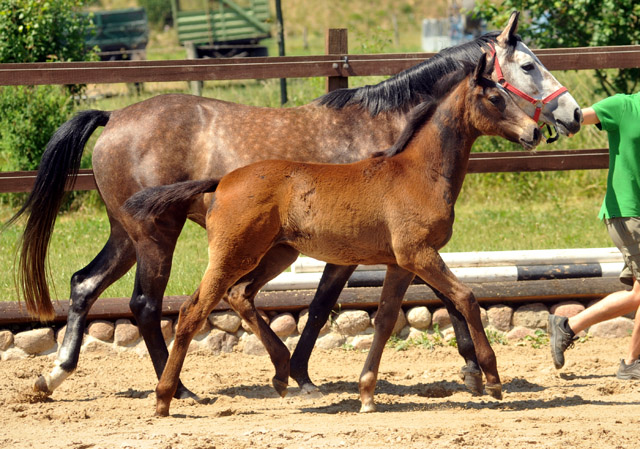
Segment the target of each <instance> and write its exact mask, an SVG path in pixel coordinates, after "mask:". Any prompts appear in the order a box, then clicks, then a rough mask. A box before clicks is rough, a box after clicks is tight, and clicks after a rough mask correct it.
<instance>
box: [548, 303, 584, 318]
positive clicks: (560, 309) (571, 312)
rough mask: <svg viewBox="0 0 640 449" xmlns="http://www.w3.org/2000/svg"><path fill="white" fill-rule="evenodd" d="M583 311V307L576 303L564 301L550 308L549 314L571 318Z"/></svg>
mask: <svg viewBox="0 0 640 449" xmlns="http://www.w3.org/2000/svg"><path fill="white" fill-rule="evenodd" d="M583 310H584V306H583V305H582V304H580V303H579V302H577V301H565V302H560V303H558V304H554V305H552V306H551V308H550V310H549V312H550V313H552V314H553V315H558V316H566V317H569V318H570V317H572V316H576V315H577V314H579V313H580V312H582V311H583Z"/></svg>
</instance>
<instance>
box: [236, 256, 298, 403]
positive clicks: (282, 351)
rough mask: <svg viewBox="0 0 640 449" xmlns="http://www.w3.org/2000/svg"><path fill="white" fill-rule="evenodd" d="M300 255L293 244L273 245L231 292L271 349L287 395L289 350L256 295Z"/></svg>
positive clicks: (278, 386)
mask: <svg viewBox="0 0 640 449" xmlns="http://www.w3.org/2000/svg"><path fill="white" fill-rule="evenodd" d="M297 257H298V251H296V250H295V249H293V248H291V247H289V246H283V245H279V246H275V247H273V248H271V249H270V250H269V252H268V253H267V254H265V256H264V257H263V258H262V259H261V260H260V263H259V264H258V266H257V267H256V268H255V269H254V270H253V271H251V272H250V273H248V274H246V275H245V276H243V277H242V278H241V279H240V280H239V281H238V282H236V283H235V285H234V286H233V287H231V289H229V293H228V295H227V300H228V301H229V304H230V305H231V307H232V308H233V309H234V310H235V311H236V312H237V313H238V314H239V315H240V316H241V317H242V319H244V320H245V322H246V323H247V324H248V325H249V327H250V328H251V331H252V332H253V333H254V334H255V335H256V336H257V337H258V338H259V339H260V341H261V342H262V344H263V345H264V347H265V349H266V350H267V352H268V353H269V357H270V358H271V362H272V363H273V366H274V368H275V370H276V373H275V376H274V377H273V379H272V383H273V387H274V388H275V390H276V391H277V392H278V394H280V396H283V397H284V396H285V395H286V394H287V385H288V380H289V370H290V365H289V355H290V354H289V350H288V349H287V347H286V346H285V345H284V343H282V340H280V338H279V337H278V336H277V335H276V334H275V333H274V332H273V330H271V328H270V327H269V325H268V324H267V323H266V322H265V321H264V320H263V319H262V317H261V316H260V314H258V311H257V310H256V308H255V304H254V302H253V299H254V298H255V296H256V295H257V294H258V291H259V290H260V289H261V288H262V287H263V286H264V285H265V284H266V283H267V282H268V281H270V280H271V279H273V278H274V277H276V276H277V275H278V274H280V273H282V272H283V271H284V270H285V269H286V268H287V267H288V266H289V265H291V264H292V263H293V262H295V260H296V258H297Z"/></svg>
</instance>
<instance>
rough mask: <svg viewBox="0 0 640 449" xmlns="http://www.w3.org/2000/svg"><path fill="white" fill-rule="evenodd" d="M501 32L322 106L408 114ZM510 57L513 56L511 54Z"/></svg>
mask: <svg viewBox="0 0 640 449" xmlns="http://www.w3.org/2000/svg"><path fill="white" fill-rule="evenodd" d="M499 35H500V32H499V31H492V32H489V33H486V34H484V35H482V36H480V37H478V38H476V39H474V40H473V41H470V42H465V43H464V44H460V45H456V46H454V47H449V48H445V49H444V50H442V51H441V52H439V53H437V54H436V55H434V56H433V57H432V58H429V59H427V60H426V61H424V62H422V63H420V64H418V65H416V66H414V67H411V68H409V69H407V70H404V71H402V72H400V73H398V74H397V75H395V76H394V77H392V78H389V79H387V80H385V81H383V82H381V83H378V84H374V85H368V86H363V87H356V88H351V89H338V90H335V91H333V92H329V93H328V94H326V95H323V96H322V97H320V98H318V101H319V103H320V104H321V105H324V106H328V107H330V108H334V109H342V108H344V107H345V106H349V105H360V106H361V107H362V108H364V109H366V110H368V111H369V113H370V114H371V116H376V115H378V114H379V113H381V112H384V111H394V110H401V111H404V112H406V111H408V110H410V109H411V108H412V107H414V106H416V105H417V104H419V103H422V102H424V101H425V99H426V98H427V97H429V96H430V95H431V94H432V93H433V86H434V85H435V84H436V82H437V81H438V80H439V79H440V78H442V77H443V76H445V75H447V74H449V73H451V72H454V71H456V70H458V69H459V68H460V67H461V65H462V62H464V61H467V62H471V63H473V64H476V63H477V62H478V60H479V59H480V56H481V55H482V53H483V52H485V51H488V50H489V45H488V44H489V43H495V42H496V38H497V37H498V36H499ZM519 40H521V39H520V37H519V36H517V35H514V41H513V42H509V46H508V52H510V53H512V52H513V51H514V49H515V45H516V43H517V41H519ZM508 56H510V54H508Z"/></svg>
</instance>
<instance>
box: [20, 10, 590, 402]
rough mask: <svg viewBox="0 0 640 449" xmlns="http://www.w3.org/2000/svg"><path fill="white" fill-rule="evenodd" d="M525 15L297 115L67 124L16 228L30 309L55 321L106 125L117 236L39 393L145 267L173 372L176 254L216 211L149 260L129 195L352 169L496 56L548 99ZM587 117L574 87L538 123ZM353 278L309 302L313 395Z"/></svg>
mask: <svg viewBox="0 0 640 449" xmlns="http://www.w3.org/2000/svg"><path fill="white" fill-rule="evenodd" d="M517 18H518V15H517V13H515V12H514V14H512V16H511V19H510V20H509V23H508V25H507V26H506V27H505V28H504V30H503V31H502V32H491V33H487V34H486V35H483V36H481V37H479V38H477V39H475V40H473V41H470V42H466V43H464V44H461V45H457V46H454V47H450V48H448V49H445V50H443V51H441V52H440V53H438V54H437V55H435V56H434V57H432V58H429V59H428V60H426V61H424V62H422V63H420V64H418V65H417V66H415V67H412V68H410V69H407V70H405V71H404V72H401V73H399V74H397V75H396V76H394V77H392V78H389V79H387V80H384V81H383V82H381V83H378V84H376V85H372V86H362V87H358V88H351V89H340V90H337V91H334V92H332V93H330V94H328V95H324V96H322V97H320V98H318V99H317V100H315V101H313V102H311V103H309V104H306V105H302V106H298V107H291V108H261V107H254V106H247V105H242V104H234V103H228V102H224V101H220V100H216V99H210V98H204V97H195V96H191V95H174V94H167V95H158V96H156V97H153V98H150V99H147V100H144V101H141V102H139V103H135V104H133V105H130V106H127V107H125V108H122V109H119V110H114V111H99V110H98V111H83V112H81V113H79V114H78V115H77V116H75V117H74V118H72V119H71V120H69V121H68V122H67V123H65V124H63V125H62V126H61V127H60V128H59V129H58V130H57V131H56V133H55V134H54V135H53V136H52V138H51V140H50V142H49V144H48V145H47V149H46V150H45V153H44V154H43V156H42V160H41V161H40V167H39V171H38V176H37V178H36V181H35V185H34V189H33V191H32V192H31V194H30V195H29V198H28V199H27V200H26V202H25V204H24V206H23V207H22V208H21V209H20V210H19V211H18V212H17V213H16V215H15V216H14V217H13V219H12V220H11V221H15V220H16V219H17V218H18V217H20V216H24V217H26V218H27V221H26V226H25V229H24V233H23V235H22V241H21V244H20V256H19V263H18V272H17V277H18V279H19V280H20V281H19V285H20V289H21V290H22V291H23V296H24V301H25V303H26V307H27V310H28V311H29V312H30V313H32V314H34V315H36V316H38V317H39V318H41V319H51V318H53V316H54V315H55V309H54V307H53V304H52V302H51V297H50V293H49V287H48V281H47V276H48V275H49V273H50V271H53V269H55V267H52V270H48V269H47V265H46V260H47V252H48V247H49V242H50V240H51V237H52V235H53V231H54V224H55V220H56V216H57V213H58V210H59V209H60V205H61V203H62V199H63V195H64V192H65V189H66V186H68V175H70V174H71V175H74V174H76V173H77V171H78V169H79V166H80V160H81V158H82V154H83V151H84V147H85V144H86V143H87V141H88V140H89V137H90V136H91V135H92V133H94V131H95V130H96V129H97V128H98V127H101V126H104V130H103V132H102V134H101V135H100V137H99V138H98V139H97V141H96V144H95V147H94V149H93V155H92V165H93V172H94V175H95V180H96V185H97V187H98V192H99V193H100V196H101V198H102V199H103V201H104V203H105V207H106V212H107V215H108V217H109V224H110V227H111V231H110V235H109V238H108V240H107V241H106V243H105V245H104V247H103V249H102V250H101V251H100V252H99V253H98V254H97V255H96V256H95V258H94V259H93V260H92V261H91V262H90V263H89V264H88V265H87V266H86V267H84V268H82V269H80V270H79V271H77V272H76V273H74V275H73V276H72V278H71V284H70V293H71V297H70V300H69V309H68V315H67V327H66V329H67V330H66V333H65V335H64V340H63V342H62V344H61V345H60V348H59V350H58V353H57V355H56V358H55V361H54V363H53V367H52V368H51V369H48V370H47V371H46V372H44V373H42V375H41V376H39V377H38V378H37V379H36V381H35V383H34V388H35V390H36V391H37V392H38V393H39V397H43V398H44V397H46V396H49V395H51V394H53V392H54V391H55V390H56V389H57V388H58V387H59V386H60V385H61V384H62V383H63V382H64V381H65V379H67V378H68V377H69V376H70V375H71V374H72V373H73V372H74V370H75V369H76V368H77V366H78V362H79V357H80V349H81V346H82V341H83V335H84V333H85V330H86V325H87V319H88V314H89V311H90V310H91V307H92V306H93V304H94V303H95V302H96V301H97V300H98V298H99V296H100V295H101V294H102V292H103V291H104V290H105V289H106V288H107V287H108V286H109V285H111V284H112V283H113V282H115V281H116V280H117V279H119V278H120V277H121V276H123V275H124V274H125V273H126V272H127V271H129V269H130V268H131V267H132V266H133V265H134V264H135V263H136V261H137V262H138V265H137V267H136V275H135V283H134V288H133V293H132V296H131V301H130V303H129V305H130V308H131V311H132V313H133V315H134V318H135V321H136V324H137V325H138V327H139V329H140V333H141V334H142V337H143V338H144V341H145V344H146V346H147V349H148V350H149V356H150V359H151V361H152V363H153V367H154V370H155V373H156V374H157V376H158V378H159V377H160V375H161V373H162V370H163V369H164V365H165V363H166V360H167V357H168V355H169V353H168V351H167V346H166V344H165V341H164V337H163V335H162V331H161V329H160V317H161V311H162V301H163V295H164V293H165V287H166V285H167V282H168V280H169V275H170V272H171V264H172V257H173V251H174V249H175V245H176V241H177V239H178V236H179V235H180V232H181V230H182V227H183V226H184V223H185V222H186V220H187V219H189V220H193V221H194V222H196V223H198V224H199V225H201V226H205V216H206V212H207V207H208V204H205V203H204V202H203V201H199V202H198V201H194V202H193V203H192V205H191V206H192V207H191V208H189V209H185V210H183V211H182V213H181V214H174V215H172V216H171V217H170V218H171V220H169V217H166V218H165V220H164V222H163V225H162V228H155V229H154V234H153V238H154V239H155V243H156V247H155V248H153V249H152V250H151V249H150V250H148V251H147V252H146V255H147V256H148V257H147V258H145V259H142V260H141V259H140V257H141V256H140V254H137V255H136V250H135V247H134V243H133V237H132V236H131V235H129V230H128V228H127V226H126V223H125V221H124V220H125V218H126V217H123V216H122V213H121V206H122V205H123V203H124V202H125V201H126V200H127V199H128V198H129V197H130V196H131V195H133V194H135V193H136V192H138V191H140V190H142V189H144V188H149V187H155V186H161V185H170V184H174V183H177V182H180V181H187V180H196V179H208V178H222V176H224V175H225V174H227V173H229V172H231V171H232V170H234V169H236V168H238V167H241V166H243V165H247V164H249V163H251V162H256V161H258V160H265V159H289V160H296V161H303V162H326V163H346V162H353V161H357V160H361V159H364V158H367V157H368V156H369V155H370V152H371V151H372V150H377V149H381V148H388V147H389V146H391V145H392V144H393V143H394V142H395V141H396V139H397V138H398V136H399V135H400V133H401V132H402V129H403V128H404V126H405V125H406V124H407V120H408V112H409V110H411V109H412V108H414V107H415V106H416V105H417V104H418V103H420V102H421V101H422V100H423V99H424V98H426V97H427V96H429V95H431V94H432V86H433V85H434V84H435V82H436V81H437V80H438V79H440V78H441V77H442V76H444V75H446V74H447V73H451V72H452V71H454V70H456V69H457V68H459V65H460V63H462V62H464V61H470V62H472V63H473V64H476V63H477V62H478V59H479V58H480V56H481V55H482V54H483V52H490V51H492V50H491V49H492V48H493V49H495V51H496V58H497V61H499V62H500V66H501V67H502V72H503V75H504V77H505V78H506V80H508V81H509V84H512V85H513V86H515V87H517V88H518V89H519V90H520V91H522V92H526V93H527V94H528V95H530V96H533V97H535V98H540V99H542V98H548V97H549V95H551V94H552V93H553V92H557V91H558V89H559V88H560V87H561V85H560V83H558V81H557V80H556V79H555V78H554V77H553V75H552V74H551V73H550V72H549V71H548V70H547V69H546V68H545V67H544V65H542V63H541V62H540V61H539V60H538V58H536V56H535V54H534V53H533V52H532V51H531V50H530V49H529V48H527V46H526V45H525V44H524V43H523V42H522V41H521V40H520V39H519V38H518V37H517V35H516V30H517V26H518V20H517ZM381 64H383V63H382V62H381ZM514 98H515V101H516V102H519V104H520V107H521V108H522V109H523V110H525V111H527V112H528V113H529V114H530V115H534V114H535V112H534V110H535V108H536V106H535V105H533V104H531V103H530V102H529V101H527V100H524V99H522V98H520V97H514ZM580 118H581V117H580V108H579V106H578V104H577V103H576V101H575V99H573V97H572V96H571V95H570V94H569V93H568V92H564V93H563V94H562V95H560V96H558V97H556V98H555V99H554V100H553V101H550V102H548V103H547V104H545V105H544V107H543V108H542V112H541V115H540V120H541V121H543V122H545V123H547V124H549V125H552V126H554V127H557V129H558V131H559V132H560V133H561V134H565V135H567V134H571V133H576V132H577V131H578V130H579V129H580ZM354 269H355V266H344V265H334V264H328V265H327V267H326V269H325V272H324V275H323V277H322V280H321V285H320V286H319V288H318V291H317V296H316V297H315V298H314V299H313V301H312V303H311V305H310V311H311V313H310V317H309V321H308V322H307V326H306V327H305V330H304V331H303V333H302V335H301V337H300V342H299V344H298V346H297V347H296V350H295V353H294V354H293V356H292V358H291V376H292V377H293V378H294V379H295V380H296V381H297V382H298V384H299V385H300V386H301V387H302V388H303V389H305V390H309V389H313V388H315V386H314V385H313V383H312V382H311V379H310V378H309V375H308V369H307V365H308V360H309V356H310V354H311V350H312V348H313V346H314V343H315V340H316V338H317V336H318V332H319V330H320V328H321V327H322V325H323V324H324V322H325V321H326V319H327V318H328V316H329V313H330V311H331V308H332V307H333V305H334V304H335V302H336V301H337V299H338V295H339V293H340V291H341V290H342V288H343V286H344V285H345V283H346V282H347V279H348V278H349V276H350V274H351V272H353V270H354ZM255 274H256V275H259V274H260V272H259V271H258V272H256V273H255ZM266 274H267V275H269V274H270V271H267V272H266ZM256 283H259V280H256ZM436 294H438V295H439V296H440V297H441V298H442V300H443V301H444V304H445V306H446V307H447V309H448V310H449V314H450V316H451V318H452V323H453V327H454V329H455V331H456V339H457V342H458V351H459V352H460V354H461V355H462V356H463V358H464V359H465V365H464V368H463V370H462V372H463V374H464V379H465V384H467V386H469V388H470V389H471V390H472V391H476V390H477V387H476V382H475V380H479V381H481V373H480V370H479V368H478V365H477V363H476V356H475V349H474V348H473V344H472V341H471V338H470V336H469V331H468V329H467V325H466V323H464V321H463V320H462V317H461V316H460V315H459V314H458V313H457V311H456V310H455V308H454V307H453V305H452V303H451V301H449V300H448V298H446V297H444V296H443V295H440V293H439V292H437V291H436ZM480 387H481V385H480ZM176 397H178V398H187V397H194V398H196V396H195V395H194V394H193V393H192V392H191V391H189V390H188V389H187V388H186V387H185V386H184V385H179V386H178V389H177V391H176Z"/></svg>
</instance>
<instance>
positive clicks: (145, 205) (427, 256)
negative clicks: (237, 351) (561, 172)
mask: <svg viewBox="0 0 640 449" xmlns="http://www.w3.org/2000/svg"><path fill="white" fill-rule="evenodd" d="M486 59H487V58H486V56H482V57H481V58H480V62H479V63H478V65H477V66H470V67H468V68H466V69H463V70H460V71H458V72H455V74H454V75H453V76H450V77H449V78H448V80H447V81H446V82H443V83H441V85H440V86H439V88H441V89H442V92H447V91H450V93H449V94H447V95H445V96H443V97H440V98H434V99H432V100H430V101H427V102H424V103H422V104H420V105H419V106H418V107H416V109H415V110H414V112H413V113H412V116H411V119H410V121H409V124H408V126H407V127H406V128H405V129H404V131H403V132H402V134H401V136H400V138H399V140H398V141H397V142H396V143H395V144H394V145H393V146H392V147H391V148H390V149H388V150H387V151H385V152H383V153H379V154H377V155H376V156H375V157H373V158H370V159H366V160H364V161H360V162H356V163H352V164H343V165H331V164H310V163H295V162H288V161H279V160H272V161H263V162H258V163H254V164H251V165H248V166H245V167H243V168H240V169H238V170H235V171H233V172H231V173H230V174H228V175H226V176H225V177H223V178H222V179H221V180H205V181H186V182H183V183H178V184H174V185H172V186H162V187H156V188H150V189H146V190H143V191H141V192H139V193H137V194H136V195H134V196H132V197H131V198H130V199H129V200H128V201H127V202H126V203H125V205H124V207H123V210H124V212H125V214H126V215H127V219H126V220H127V222H128V224H129V226H128V227H129V229H131V230H132V235H134V241H135V244H136V249H137V252H138V254H139V255H142V254H144V252H145V249H146V247H147V243H148V241H149V239H152V238H153V235H154V229H155V228H162V226H163V221H164V220H165V219H166V217H169V216H171V215H172V214H174V213H180V212H183V211H184V209H185V208H187V209H188V208H189V207H191V204H192V203H193V202H194V201H202V195H201V194H202V193H206V192H214V191H215V193H213V194H208V195H205V196H204V201H206V202H207V203H209V204H210V206H209V210H208V213H207V219H206V220H207V222H206V228H207V235H208V240H209V264H208V266H207V269H206V271H205V274H204V276H203V279H202V281H201V283H200V286H199V288H198V290H197V291H196V293H194V295H193V296H192V298H191V299H190V300H189V301H187V302H186V303H185V304H184V305H183V306H182V308H181V309H180V316H179V319H178V325H177V329H176V336H175V341H174V345H173V348H172V350H171V353H170V355H169V359H168V361H167V364H166V367H165V369H164V372H163V373H162V376H161V378H160V381H159V383H158V386H157V388H156V395H157V405H156V414H157V415H161V416H166V415H168V414H169V404H170V402H171V398H172V397H173V395H174V393H175V391H176V389H177V388H178V383H179V374H180V371H181V369H182V364H183V362H184V358H185V356H186V353H187V348H188V347H189V343H190V342H191V339H192V338H193V336H194V335H195V333H196V331H197V330H198V329H199V328H200V327H201V325H202V324H203V322H204V321H205V320H206V319H207V316H208V315H209V313H210V312H211V311H212V309H213V308H214V307H215V305H216V304H217V303H218V302H219V301H220V300H221V299H222V298H223V297H225V295H228V296H227V298H228V301H229V302H230V304H231V305H232V306H233V308H234V309H235V310H236V311H237V312H238V313H239V314H240V315H241V316H242V318H243V319H245V320H246V321H247V323H248V324H249V326H250V327H251V329H252V330H253V331H254V332H255V334H256V335H257V336H258V337H259V338H260V340H261V341H262V342H263V343H264V345H265V347H266V348H267V351H268V352H269V354H270V356H271V358H272V361H274V364H275V365H276V375H275V377H274V379H273V382H274V386H275V388H276V389H277V390H278V391H279V392H280V393H281V394H283V395H284V394H285V393H286V384H287V380H288V376H289V372H288V371H289V370H288V368H289V366H288V354H289V351H288V350H287V348H286V347H285V346H284V344H283V343H282V342H281V341H280V340H279V339H278V337H277V336H276V335H275V334H274V333H273V332H272V331H271V329H270V328H269V326H268V325H267V324H266V323H265V322H264V321H263V320H262V318H261V317H260V316H259V315H258V313H257V311H256V309H255V307H254V305H253V297H254V296H255V294H256V293H257V291H258V289H259V288H260V287H261V286H262V285H259V286H255V285H253V286H252V285H251V281H246V282H245V279H254V278H255V276H252V275H251V272H252V270H255V269H256V268H257V267H259V265H261V266H265V265H264V263H263V264H261V261H262V262H264V260H265V259H266V260H270V261H273V265H271V266H272V271H273V272H275V271H282V270H283V269H284V268H285V267H286V266H288V265H289V264H290V263H291V262H292V261H293V260H294V259H295V258H296V257H297V255H298V254H299V253H304V254H307V255H309V256H312V257H315V258H317V259H321V260H324V261H327V262H329V263H333V264H341V265H358V264H380V263H383V264H386V265H387V266H388V269H387V276H386V279H385V283H384V286H383V290H382V296H381V299H380V306H379V310H378V315H377V318H376V322H375V336H374V341H373V344H372V347H371V350H370V351H369V356H368V358H367V360H366V362H365V366H364V369H363V371H362V374H361V376H360V385H359V388H360V397H361V401H362V408H361V411H365V412H367V411H373V410H375V405H374V401H373V393H374V388H375V383H376V379H377V373H378V366H379V363H380V358H381V355H382V351H383V349H384V345H385V343H386V341H387V340H388V338H389V336H390V334H391V331H392V329H393V325H394V322H395V319H396V317H397V314H398V310H399V308H400V305H401V301H402V298H403V295H404V291H405V290H406V287H407V285H408V284H409V283H410V282H411V281H412V280H413V278H414V276H415V275H418V276H420V277H421V278H423V279H424V280H425V281H427V282H428V283H429V284H430V285H433V286H434V287H435V288H436V289H437V290H438V291H440V292H442V294H444V295H446V296H447V297H448V298H450V299H451V300H452V301H453V303H454V304H455V307H456V309H457V310H459V311H460V313H461V314H462V316H463V317H464V319H465V320H466V321H467V322H468V324H469V330H470V333H471V338H472V340H473V343H474V345H475V348H476V353H477V357H478V362H479V364H480V367H481V369H482V371H483V372H484V374H485V376H486V379H487V385H486V389H487V391H488V392H489V393H490V394H491V395H492V396H494V397H497V398H500V397H501V395H502V393H501V388H502V387H501V383H500V377H499V375H498V371H497V366H496V358H495V354H494V352H493V350H492V349H491V346H490V345H489V342H488V340H487V337H486V335H485V333H484V329H483V327H482V323H481V320H480V309H479V306H478V303H477V301H476V299H475V297H474V296H473V293H472V292H471V290H470V289H469V288H468V287H466V286H465V285H463V284H462V283H460V282H459V281H458V280H457V279H456V277H455V276H454V275H453V274H452V273H451V271H450V270H449V269H448V268H447V266H446V265H445V263H444V262H443V260H442V258H441V257H440V255H439V253H438V250H439V249H440V248H442V247H443V246H444V245H445V244H446V243H447V241H448V240H449V238H450V237H451V232H452V225H453V220H454V204H455V202H456V199H457V197H458V194H459V192H460V188H461V187H462V182H463V180H464V177H465V173H466V169H467V163H468V158H469V152H470V150H471V145H472V144H473V142H474V141H475V140H476V139H477V138H478V137H479V136H480V135H483V134H486V135H499V136H502V137H505V138H507V139H509V140H511V141H514V142H520V143H521V144H522V145H524V146H525V147H527V148H532V147H534V146H535V145H537V144H538V143H539V141H540V137H541V135H540V132H539V130H538V128H537V126H536V123H535V122H534V121H533V120H532V119H531V118H530V117H528V116H527V115H526V114H525V113H524V112H523V111H522V110H521V109H519V108H518V107H517V106H516V104H515V103H514V102H513V100H512V99H511V98H510V97H509V95H508V94H506V93H505V91H504V89H502V88H501V87H500V86H499V85H497V84H496V83H495V82H493V81H491V80H490V79H488V78H487V77H486V76H487V75H488V74H489V73H490V72H491V71H492V69H493V59H491V61H490V63H489V64H487V61H486ZM451 86H454V87H451ZM136 224H137V226H136ZM136 229H137V231H136ZM149 247H151V248H152V247H153V244H151V245H149ZM273 267H277V268H276V269H273ZM247 274H249V275H250V276H249V277H247V278H244V277H245V275H247ZM275 274H277V273H275ZM275 274H274V275H275ZM256 287H257V288H256ZM247 290H251V292H250V293H251V294H247ZM238 298H239V299H238Z"/></svg>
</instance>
